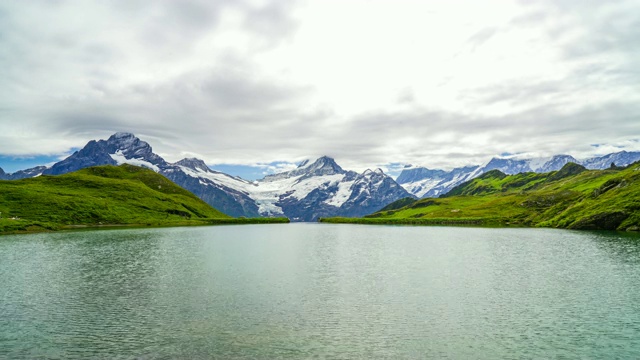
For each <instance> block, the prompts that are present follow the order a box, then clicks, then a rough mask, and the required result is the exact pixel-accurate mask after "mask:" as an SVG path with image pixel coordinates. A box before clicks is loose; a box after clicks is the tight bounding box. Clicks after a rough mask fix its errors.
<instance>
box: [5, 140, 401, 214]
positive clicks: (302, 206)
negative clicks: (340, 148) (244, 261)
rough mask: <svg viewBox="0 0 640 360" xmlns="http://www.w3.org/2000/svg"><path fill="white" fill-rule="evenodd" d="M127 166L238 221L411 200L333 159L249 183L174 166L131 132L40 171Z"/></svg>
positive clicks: (385, 180) (390, 183)
mask: <svg viewBox="0 0 640 360" xmlns="http://www.w3.org/2000/svg"><path fill="white" fill-rule="evenodd" d="M125 163H126V164H131V165H137V166H142V167H146V168H149V169H152V170H154V171H155V172H157V173H160V174H162V175H164V176H165V177H167V178H168V179H170V180H171V181H173V182H174V183H176V184H177V185H179V186H181V187H183V188H184V189H187V190H189V191H190V192H192V193H194V194H195V195H196V196H198V197H199V198H200V199H202V200H204V201H205V202H206V203H208V204H209V205H211V206H213V207H214V208H216V209H218V210H220V211H222V212H224V213H225V214H228V215H230V216H235V217H238V216H246V217H258V216H267V217H275V216H286V217H288V218H290V219H292V220H294V221H314V220H316V219H317V218H318V217H321V216H362V215H365V214H368V213H370V212H372V211H375V210H377V209H379V208H381V207H383V206H385V205H387V204H388V203H391V202H393V201H395V200H398V199H400V198H403V197H407V196H411V194H409V193H408V192H407V191H406V190H405V189H404V188H402V187H401V186H400V185H399V184H398V183H397V182H396V181H394V180H393V179H392V178H391V177H389V176H387V175H385V174H384V173H383V172H382V170H380V169H378V170H376V171H371V170H367V171H365V172H364V173H362V174H358V173H356V172H353V171H345V170H343V169H342V168H341V167H340V166H339V165H338V164H337V163H336V162H335V161H334V160H333V159H331V158H329V157H321V158H319V159H317V160H316V161H314V162H310V161H306V162H304V163H302V164H301V165H300V166H299V167H298V168H296V169H294V170H291V171H288V172H284V173H280V174H274V175H269V176H267V177H265V178H264V179H261V180H258V181H253V182H252V181H247V180H244V179H242V178H239V177H234V176H230V175H227V174H225V173H221V172H217V171H213V170H211V169H210V168H209V167H208V166H207V165H206V164H205V163H204V162H203V161H202V160H199V159H193V158H192V159H183V160H180V161H178V162H176V163H169V162H167V161H165V160H164V159H163V158H162V157H160V156H159V155H157V154H155V153H154V152H153V149H152V148H151V146H150V145H149V144H148V143H147V142H145V141H142V140H140V139H138V138H137V137H136V136H135V135H133V134H130V133H116V134H114V135H112V136H111V137H109V139H107V140H98V141H96V140H92V141H90V142H89V143H87V145H86V146H85V147H83V148H82V149H81V150H78V151H76V152H75V153H73V154H72V155H71V156H69V157H68V158H66V159H64V160H62V161H60V162H58V163H56V164H54V165H53V166H52V167H51V168H49V169H46V168H42V169H40V173H44V174H46V175H59V174H66V173H69V172H73V171H76V170H79V169H83V168H87V167H91V166H99V165H120V164H125ZM34 175H36V174H34ZM0 176H4V177H6V176H7V175H6V174H0Z"/></svg>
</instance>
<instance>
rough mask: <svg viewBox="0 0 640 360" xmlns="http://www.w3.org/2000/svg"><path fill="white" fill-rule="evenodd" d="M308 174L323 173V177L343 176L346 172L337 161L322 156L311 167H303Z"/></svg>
mask: <svg viewBox="0 0 640 360" xmlns="http://www.w3.org/2000/svg"><path fill="white" fill-rule="evenodd" d="M303 168H304V169H305V170H307V172H318V171H320V172H323V174H322V175H331V174H330V173H334V174H342V173H344V170H342V168H341V167H340V165H338V164H337V163H336V161H335V160H334V159H332V158H330V157H328V156H322V157H320V158H318V160H316V161H314V162H313V163H312V164H311V165H307V166H304V167H303Z"/></svg>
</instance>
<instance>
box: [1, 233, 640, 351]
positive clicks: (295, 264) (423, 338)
mask: <svg viewBox="0 0 640 360" xmlns="http://www.w3.org/2000/svg"><path fill="white" fill-rule="evenodd" d="M313 357H317V358H452V359H463V358H474V359H501V358H502V359H520V358H568V359H569V358H640V237H638V236H637V235H626V234H621V233H594V232H575V231H563V230H551V229H485V228H456V227H402V226H365V225H333V224H278V225H247V226H215V227H191V228H163V229H134V230H108V231H85V232H67V233H53V234H35V235H15V236H3V237H0V358H8V359H21V358H24V359H31V358H65V359H67V358H82V359H86V358H122V359H128V358H140V359H156V358H159V359H169V358H268V359H273V358H313Z"/></svg>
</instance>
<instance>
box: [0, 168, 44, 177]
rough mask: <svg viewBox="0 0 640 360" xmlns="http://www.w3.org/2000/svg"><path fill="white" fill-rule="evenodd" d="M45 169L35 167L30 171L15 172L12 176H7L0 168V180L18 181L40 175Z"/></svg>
mask: <svg viewBox="0 0 640 360" xmlns="http://www.w3.org/2000/svg"><path fill="white" fill-rule="evenodd" d="M46 169H47V167H46V166H36V167H32V168H30V169H25V170H20V171H16V172H14V173H12V174H7V173H5V172H4V170H2V168H0V180H20V179H26V178H32V177H36V176H40V175H42V173H43V172H44V171H45V170H46Z"/></svg>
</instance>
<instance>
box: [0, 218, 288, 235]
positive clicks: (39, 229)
mask: <svg viewBox="0 0 640 360" xmlns="http://www.w3.org/2000/svg"><path fill="white" fill-rule="evenodd" d="M0 220H2V219H0ZM11 221H24V220H23V219H21V220H11ZM287 223H290V221H289V219H288V218H228V219H222V218H221V219H203V220H191V221H188V222H175V223H164V224H162V223H132V224H71V225H68V224H53V223H42V222H38V221H33V222H28V223H27V224H24V227H22V228H19V229H16V230H8V231H0V237H2V236H3V235H24V234H38V233H57V232H67V231H85V230H117V229H136V228H138V229H142V228H164V227H187V226H217V225H255V224H287Z"/></svg>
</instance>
